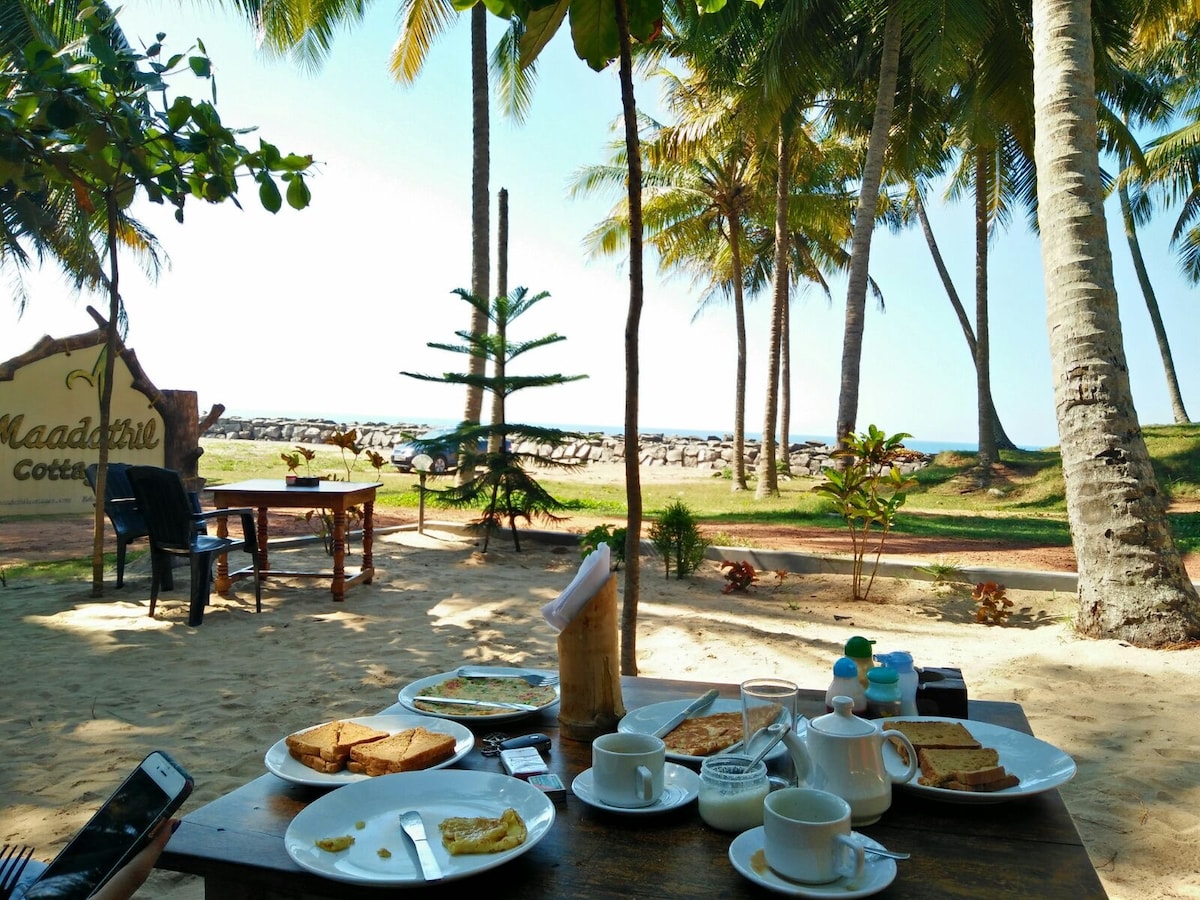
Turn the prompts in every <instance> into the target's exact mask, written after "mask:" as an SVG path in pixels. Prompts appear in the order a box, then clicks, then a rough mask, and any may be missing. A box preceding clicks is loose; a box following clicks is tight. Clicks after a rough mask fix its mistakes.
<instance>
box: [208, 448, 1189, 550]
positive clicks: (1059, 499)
mask: <svg viewBox="0 0 1200 900" xmlns="http://www.w3.org/2000/svg"><path fill="white" fill-rule="evenodd" d="M1144 433H1145V436H1146V444H1147V447H1148V448H1149V451H1150V455H1151V458H1152V460H1153V464H1154V471H1155V475H1156V477H1157V479H1158V484H1159V487H1160V489H1161V490H1162V491H1163V492H1164V494H1165V495H1166V496H1167V497H1168V498H1178V499H1181V500H1196V499H1200V425H1170V426H1151V427H1148V428H1146V429H1145V431H1144ZM201 443H202V445H203V447H204V451H205V452H204V455H203V456H202V457H201V458H200V474H201V476H203V477H204V478H206V479H208V483H209V484H210V485H211V484H216V483H226V484H227V483H230V482H233V481H240V480H242V479H245V478H262V477H272V478H280V477H282V476H283V475H284V474H286V473H287V471H288V469H287V465H286V464H285V463H284V461H283V459H282V456H283V454H285V453H290V452H292V451H293V450H294V448H293V447H292V446H291V445H289V444H286V443H281V442H267V441H257V442H247V441H225V440H215V439H214V440H210V439H205V440H203V441H202V442H201ZM380 452H382V453H384V455H386V452H385V451H382V450H381V451H380ZM316 454H317V455H316V458H315V459H314V460H313V462H312V463H311V464H310V465H311V473H312V474H316V475H326V474H328V475H332V476H335V477H339V478H345V477H346V476H347V472H348V471H349V473H350V475H351V476H352V477H353V478H355V479H359V480H362V479H365V478H371V479H373V480H378V481H382V482H383V487H382V488H381V489H380V492H379V499H378V501H377V504H378V506H380V507H385V508H386V507H392V508H405V509H408V508H412V509H415V508H416V506H417V502H418V496H417V477H416V476H415V475H412V474H402V473H399V472H397V471H396V470H395V469H393V468H392V467H391V466H390V465H388V466H385V467H384V468H383V469H381V470H379V471H376V470H375V469H373V467H372V466H371V465H370V464H369V463H368V462H367V458H366V455H365V454H363V455H362V456H361V457H360V458H358V459H355V458H354V457H353V455H350V454H343V453H342V452H341V451H340V450H339V449H338V448H336V447H333V446H329V447H324V446H323V447H319V448H316ZM1000 456H1001V462H1002V464H1003V465H1002V466H1001V467H1000V468H999V469H998V471H997V472H996V474H995V475H994V477H993V478H992V480H991V482H990V483H989V484H987V485H981V484H979V483H978V480H977V478H976V475H975V473H974V472H973V471H972V470H973V467H974V465H975V455H974V454H971V453H962V452H946V453H941V454H938V456H937V457H936V458H935V459H934V460H933V463H932V464H931V465H930V466H928V467H927V468H925V469H923V470H922V471H920V472H919V473H917V474H916V476H915V480H916V485H915V487H913V488H912V489H911V490H910V491H909V492H908V498H907V502H906V504H905V506H904V507H902V508H901V510H900V512H899V515H898V516H897V520H896V523H895V525H894V531H896V532H898V533H903V534H912V535H937V536H939V537H963V538H976V539H982V540H987V539H992V540H1006V541H1012V540H1018V541H1021V540H1026V541H1029V542H1030V543H1031V544H1038V545H1052V546H1053V545H1059V546H1066V545H1069V544H1070V534H1069V532H1068V529H1067V513H1066V501H1065V498H1064V490H1063V480H1062V463H1061V459H1060V457H1059V454H1058V453H1057V451H1054V450H1039V451H1013V452H1009V451H1004V452H1002V453H1001V454H1000ZM602 465H611V464H607V463H606V464H602ZM347 467H349V469H348V468H347ZM299 471H300V473H301V474H306V473H307V471H308V470H307V469H306V468H305V467H303V466H302V467H301V469H300V470H299ZM538 477H539V481H541V482H542V484H544V485H545V486H546V487H547V489H548V490H549V491H550V493H551V494H552V495H553V496H555V497H557V498H558V499H559V500H561V501H563V502H564V503H565V504H566V506H567V509H568V512H575V513H577V514H581V515H584V514H586V515H591V516H599V517H604V516H612V517H613V518H614V519H618V518H623V517H624V516H625V513H626V503H625V488H624V485H623V483H612V484H594V483H582V482H579V481H576V480H571V479H570V478H569V477H564V476H562V475H559V474H558V473H557V472H556V471H555V470H553V469H548V470H546V471H545V472H543V473H540V474H539V476H538ZM431 484H432V482H431ZM815 484H816V479H812V478H795V479H791V478H783V479H781V480H780V492H779V496H778V497H772V498H769V499H766V500H756V499H755V498H754V490H753V484H751V489H750V490H748V491H741V492H737V493H734V492H733V491H731V490H730V480H729V478H728V477H723V476H722V475H721V474H720V473H714V475H713V477H712V478H711V479H686V480H685V479H681V480H679V481H659V480H657V479H656V480H654V481H653V482H643V484H642V505H643V508H644V513H645V516H646V518H649V519H653V518H654V517H655V516H656V514H657V513H658V512H659V511H661V510H662V509H664V508H666V507H667V506H668V505H669V504H670V503H672V502H674V501H676V500H681V501H682V502H683V503H684V504H686V505H687V507H688V508H689V509H690V510H691V511H692V512H693V514H694V515H695V516H696V517H697V519H699V520H700V521H701V522H703V523H704V524H705V525H707V526H709V527H712V528H716V529H718V530H719V529H720V528H721V526H722V525H723V524H736V523H758V524H765V525H783V526H787V525H791V526H796V525H805V526H824V527H829V528H844V527H845V526H844V524H843V523H842V521H841V520H840V519H839V518H838V517H837V516H836V515H833V514H832V513H831V511H830V507H829V505H828V503H827V502H826V501H824V500H822V499H821V498H820V497H818V496H817V495H815V494H814V493H813V492H812V488H813V486H814V485H815ZM1169 518H1170V522H1171V528H1172V531H1173V533H1174V536H1175V539H1176V542H1177V544H1178V545H1179V547H1180V550H1181V551H1183V552H1196V551H1200V512H1178V513H1172V514H1170V517H1169Z"/></svg>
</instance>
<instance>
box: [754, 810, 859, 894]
mask: <svg viewBox="0 0 1200 900" xmlns="http://www.w3.org/2000/svg"><path fill="white" fill-rule="evenodd" d="M763 851H764V853H765V854H766V857H767V865H768V866H770V867H771V869H772V870H773V871H775V872H777V873H778V874H779V875H782V876H783V877H784V878H788V879H791V880H792V881H799V882H801V883H804V884H826V883H828V882H830V881H836V880H837V879H838V878H843V877H844V878H849V879H851V880H853V879H855V878H858V877H859V876H860V875H862V873H863V866H864V865H865V862H866V855H865V853H864V852H863V848H862V845H861V844H859V843H858V842H857V841H855V840H854V839H853V838H852V837H851V836H850V804H849V803H847V802H846V801H845V800H843V799H842V798H841V797H839V796H838V795H837V794H831V793H829V792H828V791H817V790H812V789H810V788H783V789H782V790H778V791H774V792H772V793H770V794H767V799H766V800H764V801H763Z"/></svg>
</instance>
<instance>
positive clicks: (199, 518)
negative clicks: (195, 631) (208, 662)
mask: <svg viewBox="0 0 1200 900" xmlns="http://www.w3.org/2000/svg"><path fill="white" fill-rule="evenodd" d="M127 474H128V476H129V484H130V486H131V487H132V488H133V495H134V497H136V498H137V503H138V507H139V509H140V510H141V513H142V517H143V518H144V519H145V521H146V526H147V529H148V530H149V533H150V562H151V573H152V575H151V581H150V615H151V616H153V615H154V604H155V602H156V601H157V600H158V589H159V586H160V585H162V586H168V585H169V584H170V578H171V561H172V559H173V558H175V557H185V556H186V557H187V559H188V562H189V564H190V566H191V578H192V583H191V607H190V610H189V613H188V624H189V625H192V626H196V625H200V624H201V623H202V622H203V620H204V607H205V606H207V605H208V597H209V594H210V593H211V591H212V562H213V558H214V557H216V556H219V555H220V554H222V553H229V551H231V550H245V551H246V552H247V553H249V554H250V559H251V560H252V565H253V567H254V600H255V609H256V611H258V612H262V577H261V573H260V572H259V570H258V539H257V534H256V532H255V529H254V510H252V509H250V508H249V507H242V508H239V509H212V510H208V511H201V512H197V511H196V510H195V509H194V508H193V505H192V501H191V499H190V498H189V497H188V492H187V491H186V490H185V489H184V486H183V479H182V478H180V477H179V473H178V472H176V471H174V470H173V469H162V468H159V467H157V466H130V467H129V470H128V472H127ZM218 516H238V517H239V518H240V519H241V520H242V537H241V539H240V540H239V539H237V538H229V537H225V538H221V537H215V536H213V535H209V534H207V533H206V531H205V527H204V523H205V522H206V521H207V520H209V519H214V518H216V517H218Z"/></svg>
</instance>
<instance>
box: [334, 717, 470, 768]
mask: <svg viewBox="0 0 1200 900" xmlns="http://www.w3.org/2000/svg"><path fill="white" fill-rule="evenodd" d="M454 746H455V740H454V737H453V736H452V735H449V734H442V733H441V732H438V731H428V730H427V729H425V728H421V727H417V728H409V729H407V730H405V731H401V732H398V733H397V734H394V735H392V736H391V737H390V738H385V739H384V740H382V741H372V742H371V743H368V744H361V745H359V746H357V747H355V748H354V749H353V750H351V751H350V761H349V762H348V763H347V764H346V768H348V769H349V770H350V771H351V772H354V773H356V774H359V775H372V776H374V775H389V774H391V773H393V772H412V771H414V770H416V769H427V768H429V767H430V766H432V765H436V764H437V763H439V762H441V761H442V760H444V759H449V758H450V757H451V756H453V755H454Z"/></svg>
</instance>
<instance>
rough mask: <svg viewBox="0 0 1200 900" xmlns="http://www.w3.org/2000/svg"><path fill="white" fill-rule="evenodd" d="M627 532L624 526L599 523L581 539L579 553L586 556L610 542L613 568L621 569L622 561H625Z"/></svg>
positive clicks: (609, 547)
mask: <svg viewBox="0 0 1200 900" xmlns="http://www.w3.org/2000/svg"><path fill="white" fill-rule="evenodd" d="M625 534H626V529H624V528H613V527H612V526H611V525H597V526H596V527H595V528H593V529H592V530H591V531H589V532H587V534H585V535H584V536H583V537H581V538H580V539H579V555H580V557H586V556H587V555H588V554H589V553H591V552H593V551H594V550H595V549H596V548H597V547H599V546H600V545H601V544H608V549H609V550H610V551H611V553H612V563H613V570H614V571H615V570H617V569H620V568H621V563H623V562H625Z"/></svg>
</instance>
